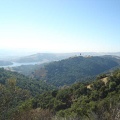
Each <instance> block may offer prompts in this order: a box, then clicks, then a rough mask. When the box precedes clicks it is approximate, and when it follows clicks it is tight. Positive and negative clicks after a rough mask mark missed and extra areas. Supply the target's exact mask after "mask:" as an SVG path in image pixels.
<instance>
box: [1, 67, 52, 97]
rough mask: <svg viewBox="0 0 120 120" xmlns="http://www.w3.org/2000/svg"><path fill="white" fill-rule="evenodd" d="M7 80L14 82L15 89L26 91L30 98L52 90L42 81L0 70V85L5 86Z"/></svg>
mask: <svg viewBox="0 0 120 120" xmlns="http://www.w3.org/2000/svg"><path fill="white" fill-rule="evenodd" d="M9 79H13V80H15V84H16V86H17V87H19V88H21V89H25V90H28V91H29V92H30V94H31V95H32V96H35V95H37V94H40V93H42V92H44V91H47V90H51V89H53V88H54V87H53V86H51V85H49V84H47V83H45V82H44V81H41V80H36V79H32V78H29V77H26V76H24V75H22V74H19V73H17V72H11V71H8V70H5V69H3V68H0V84H2V85H6V83H7V81H8V80H9Z"/></svg>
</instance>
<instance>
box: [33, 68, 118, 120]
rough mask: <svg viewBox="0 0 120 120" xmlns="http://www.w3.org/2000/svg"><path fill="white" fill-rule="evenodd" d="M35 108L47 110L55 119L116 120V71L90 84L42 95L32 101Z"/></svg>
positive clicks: (78, 84)
mask: <svg viewBox="0 0 120 120" xmlns="http://www.w3.org/2000/svg"><path fill="white" fill-rule="evenodd" d="M34 104H36V108H43V109H50V110H51V112H52V113H54V114H55V115H56V116H57V117H58V118H59V119H58V120H61V119H62V118H66V119H67V120H70V119H71V120H119V119H120V70H116V71H114V73H111V74H110V75H102V76H99V77H97V78H96V80H95V81H94V82H91V83H90V84H84V83H76V84H73V85H72V86H71V87H64V88H62V89H60V90H55V91H52V92H46V93H43V94H41V95H39V96H38V97H36V98H35V101H34Z"/></svg>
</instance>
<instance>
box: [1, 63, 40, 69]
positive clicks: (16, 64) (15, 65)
mask: <svg viewBox="0 0 120 120" xmlns="http://www.w3.org/2000/svg"><path fill="white" fill-rule="evenodd" d="M12 63H13V64H12V65H6V66H0V67H1V68H2V67H3V68H7V67H17V66H21V65H35V64H41V62H30V63H16V62H12Z"/></svg>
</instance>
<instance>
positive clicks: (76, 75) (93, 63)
mask: <svg viewBox="0 0 120 120" xmlns="http://www.w3.org/2000/svg"><path fill="white" fill-rule="evenodd" d="M115 60H116V59H115V58H114V59H112V58H111V59H110V58H107V57H106V58H105V57H91V56H88V57H82V56H79V57H72V58H69V59H65V60H61V61H57V62H52V63H49V64H47V65H45V66H44V67H43V68H40V69H38V70H36V71H34V72H33V73H32V77H33V76H34V78H37V79H41V80H44V81H46V82H47V83H50V84H53V85H55V86H63V85H70V84H73V83H75V82H78V81H82V82H83V81H90V80H91V79H92V78H93V77H95V76H96V75H98V74H101V73H103V72H105V71H108V70H109V69H111V68H114V67H116V66H118V65H119V63H118V62H117V61H115Z"/></svg>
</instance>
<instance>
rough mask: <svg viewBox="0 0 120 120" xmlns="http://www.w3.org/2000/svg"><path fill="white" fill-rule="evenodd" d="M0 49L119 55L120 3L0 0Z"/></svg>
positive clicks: (114, 0) (110, 0) (116, 0)
mask: <svg viewBox="0 0 120 120" xmlns="http://www.w3.org/2000/svg"><path fill="white" fill-rule="evenodd" d="M0 49H21V50H34V51H39V52H120V0H0Z"/></svg>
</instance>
